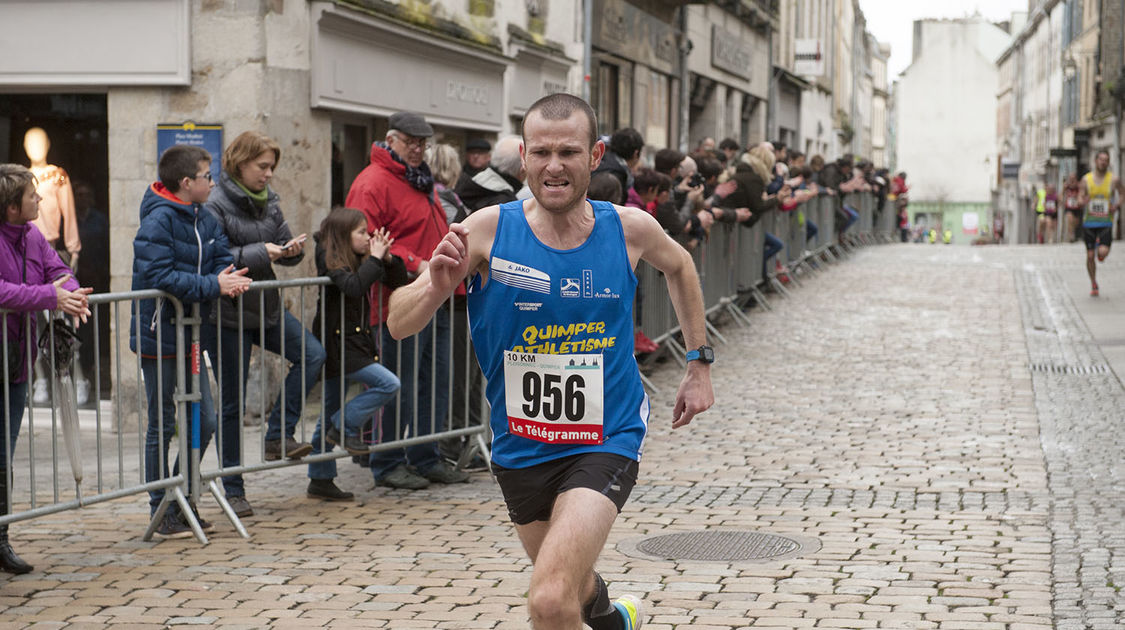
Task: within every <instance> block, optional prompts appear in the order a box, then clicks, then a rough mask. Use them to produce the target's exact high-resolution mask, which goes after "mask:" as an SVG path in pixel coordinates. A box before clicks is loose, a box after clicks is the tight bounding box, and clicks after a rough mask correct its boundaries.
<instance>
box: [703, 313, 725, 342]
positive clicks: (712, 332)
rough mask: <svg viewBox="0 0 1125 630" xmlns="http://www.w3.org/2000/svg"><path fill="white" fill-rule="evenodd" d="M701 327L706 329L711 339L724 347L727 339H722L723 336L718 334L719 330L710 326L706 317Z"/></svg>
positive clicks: (712, 325)
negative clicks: (716, 340)
mask: <svg viewBox="0 0 1125 630" xmlns="http://www.w3.org/2000/svg"><path fill="white" fill-rule="evenodd" d="M703 325H704V326H706V327H707V332H708V333H709V334H710V335H711V336H712V337H714V338H715V339H718V340H719V343H721V344H724V345H726V343H727V338H726V337H724V336H723V334H722V333H720V332H719V329H718V328H715V325H714V324H712V323H711V322H710V321H709V320H708V319H707V318H706V317H705V318H703Z"/></svg>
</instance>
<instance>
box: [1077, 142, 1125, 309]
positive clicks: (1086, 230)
mask: <svg viewBox="0 0 1125 630" xmlns="http://www.w3.org/2000/svg"><path fill="white" fill-rule="evenodd" d="M1114 191H1116V192H1117V195H1118V196H1117V203H1113V193H1114ZM1078 195H1079V200H1080V202H1081V203H1082V205H1083V206H1084V207H1085V208H1086V212H1085V214H1083V216H1082V232H1083V236H1085V238H1086V272H1087V273H1089V274H1090V295H1092V296H1095V297H1097V295H1098V279H1097V273H1098V263H1099V262H1103V261H1104V260H1105V257H1106V256H1109V246H1110V245H1112V244H1113V215H1114V214H1116V213H1117V210H1118V209H1119V208H1120V207H1121V200H1122V199H1125V184H1122V183H1121V180H1120V179H1119V178H1118V177H1117V176H1115V175H1114V174H1113V173H1110V172H1109V152H1108V151H1105V150H1101V151H1098V153H1097V155H1096V156H1094V170H1092V171H1090V172H1089V173H1086V175H1085V176H1084V177H1083V178H1082V181H1081V182H1079V184H1078ZM1095 250H1097V255H1098V259H1097V261H1096V262H1095V261H1094V252H1095Z"/></svg>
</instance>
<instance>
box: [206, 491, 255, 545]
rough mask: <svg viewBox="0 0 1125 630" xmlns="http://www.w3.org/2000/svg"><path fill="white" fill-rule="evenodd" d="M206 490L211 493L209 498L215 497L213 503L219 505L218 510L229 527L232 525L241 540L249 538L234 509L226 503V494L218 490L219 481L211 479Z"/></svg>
mask: <svg viewBox="0 0 1125 630" xmlns="http://www.w3.org/2000/svg"><path fill="white" fill-rule="evenodd" d="M207 489H208V490H210V491H211V496H213V497H215V502H216V503H218V504H219V508H220V509H221V510H222V511H223V514H225V515H226V517H227V520H229V521H230V524H231V525H234V529H235V531H237V532H238V535H239V536H242V537H243V538H250V533H249V532H247V531H246V527H245V526H243V525H242V519H240V518H238V515H237V514H235V513H234V508H232V507H231V506H230V502H229V501H227V495H226V493H225V492H223V491H222V489H221V488H219V480H218V479H212V480H211V482H210V483H208V484H207Z"/></svg>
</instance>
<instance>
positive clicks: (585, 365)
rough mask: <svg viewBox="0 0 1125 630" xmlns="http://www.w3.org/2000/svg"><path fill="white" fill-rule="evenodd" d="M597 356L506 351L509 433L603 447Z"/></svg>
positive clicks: (599, 361)
mask: <svg viewBox="0 0 1125 630" xmlns="http://www.w3.org/2000/svg"><path fill="white" fill-rule="evenodd" d="M604 361H605V357H604V355H601V354H532V353H526V352H511V351H505V352H504V406H505V409H506V411H507V413H508V432H509V433H511V434H512V435H516V436H519V437H523V438H527V439H529V440H535V441H536V442H545V443H547V444H601V443H602V440H603V434H602V428H603V418H602V413H603V409H604V402H605V392H604V389H603V371H602V367H603V363H604Z"/></svg>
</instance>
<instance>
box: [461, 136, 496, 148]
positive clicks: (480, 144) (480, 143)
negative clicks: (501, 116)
mask: <svg viewBox="0 0 1125 630" xmlns="http://www.w3.org/2000/svg"><path fill="white" fill-rule="evenodd" d="M465 150H466V151H491V150H492V143H490V142H489V141H488V140H485V139H484V138H473V139H472V140H469V141H468V142H466V143H465Z"/></svg>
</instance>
